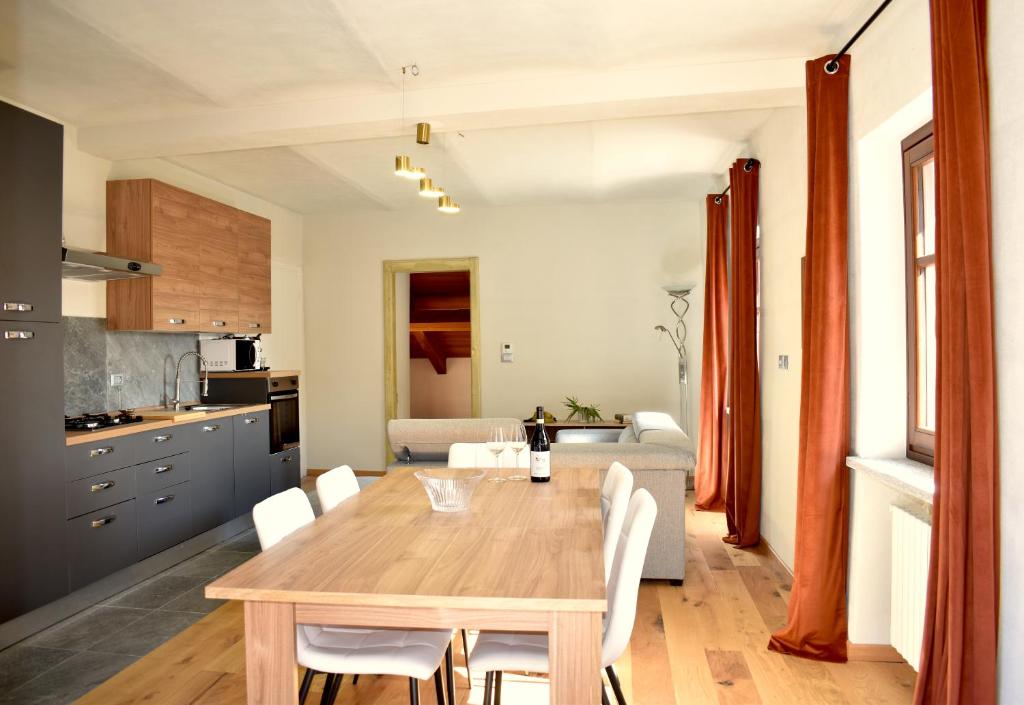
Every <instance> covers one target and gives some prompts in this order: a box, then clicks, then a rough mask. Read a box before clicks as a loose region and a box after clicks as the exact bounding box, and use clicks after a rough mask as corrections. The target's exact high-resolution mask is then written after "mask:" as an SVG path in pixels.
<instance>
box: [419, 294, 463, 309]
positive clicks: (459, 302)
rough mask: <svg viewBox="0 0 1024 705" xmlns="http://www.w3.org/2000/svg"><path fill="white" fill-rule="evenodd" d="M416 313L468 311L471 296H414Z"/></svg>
mask: <svg viewBox="0 0 1024 705" xmlns="http://www.w3.org/2000/svg"><path fill="white" fill-rule="evenodd" d="M412 307H413V309H414V310H416V311H468V310H469V296H468V295H467V296H429V295H428V296H415V295H414V296H413V298H412Z"/></svg>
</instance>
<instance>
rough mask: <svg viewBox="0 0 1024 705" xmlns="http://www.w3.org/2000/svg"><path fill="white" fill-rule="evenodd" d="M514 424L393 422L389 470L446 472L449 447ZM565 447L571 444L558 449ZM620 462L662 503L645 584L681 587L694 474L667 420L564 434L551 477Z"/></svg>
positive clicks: (651, 416)
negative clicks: (649, 581)
mask: <svg viewBox="0 0 1024 705" xmlns="http://www.w3.org/2000/svg"><path fill="white" fill-rule="evenodd" d="M511 423H517V419H512V418H489V419H394V420H392V421H390V422H388V443H389V444H390V446H391V450H392V452H393V453H394V454H395V458H396V461H395V462H394V463H392V464H391V465H389V466H388V469H392V468H395V467H403V466H406V467H408V466H415V467H431V466H434V467H441V466H445V465H447V462H448V448H449V446H451V444H452V443H457V442H461V443H483V442H485V441H487V439H488V435H489V434H490V430H491V428H493V427H494V426H495V425H506V424H511ZM574 436H575V437H574ZM563 440H565V441H568V442H559V441H563ZM594 440H596V441H598V442H592V441H594ZM615 460H618V461H619V462H620V463H622V464H623V465H625V466H626V467H628V468H629V469H630V470H632V471H633V476H634V478H635V485H634V487H635V488H640V487H643V488H645V489H647V490H648V491H649V492H650V493H651V494H652V495H653V496H654V499H655V501H656V502H657V503H658V518H657V520H656V521H655V524H654V532H653V533H652V535H651V543H650V547H649V548H648V551H647V561H646V563H645V564H644V572H643V577H645V578H651V579H665V580H671V581H673V582H680V581H682V580H683V577H684V575H685V571H686V552H685V542H686V524H685V520H686V479H687V475H688V473H690V472H692V471H693V467H694V456H693V446H692V443H691V442H690V439H689V438H688V437H687V435H686V434H685V433H684V432H683V431H682V430H681V429H680V428H679V426H678V425H677V424H676V423H675V421H673V420H672V417H670V416H669V415H668V414H662V413H658V412H637V413H635V414H633V425H632V426H631V427H629V428H626V429H624V430H623V431H621V432H620V431H613V432H611V434H609V433H608V432H607V431H604V432H597V433H596V434H595V433H594V432H592V431H589V430H586V431H580V432H573V433H572V434H564V433H563V432H560V435H559V436H558V439H557V440H556V442H555V443H552V445H551V469H552V471H553V472H558V471H559V470H560V469H562V470H567V471H569V470H571V469H573V468H594V469H597V470H602V471H604V470H607V469H608V466H609V465H611V464H612V462H613V461H615Z"/></svg>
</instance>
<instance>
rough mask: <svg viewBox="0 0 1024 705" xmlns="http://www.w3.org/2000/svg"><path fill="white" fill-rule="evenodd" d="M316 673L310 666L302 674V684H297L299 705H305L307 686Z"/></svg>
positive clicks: (307, 692) (310, 683) (307, 693)
mask: <svg viewBox="0 0 1024 705" xmlns="http://www.w3.org/2000/svg"><path fill="white" fill-rule="evenodd" d="M315 675H316V671H314V670H313V669H312V668H307V669H306V674H305V675H304V676H302V685H300V686H299V705H305V702H306V696H307V695H309V686H311V685H312V684H313V676H315Z"/></svg>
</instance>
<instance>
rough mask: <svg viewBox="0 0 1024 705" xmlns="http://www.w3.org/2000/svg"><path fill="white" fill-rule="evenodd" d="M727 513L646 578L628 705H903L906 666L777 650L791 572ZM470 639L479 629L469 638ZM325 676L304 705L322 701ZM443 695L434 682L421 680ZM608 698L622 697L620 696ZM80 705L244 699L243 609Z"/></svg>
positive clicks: (536, 695)
mask: <svg viewBox="0 0 1024 705" xmlns="http://www.w3.org/2000/svg"><path fill="white" fill-rule="evenodd" d="M723 533H724V519H723V517H722V515H720V514H709V513H706V512H695V511H694V510H693V506H692V502H691V504H690V506H688V508H687V535H688V539H689V540H688V547H687V569H686V570H687V574H686V575H687V577H686V584H685V585H684V586H683V587H679V588H676V587H671V586H670V585H669V584H668V583H665V582H644V583H643V585H642V586H641V588H640V600H639V604H638V607H637V618H636V624H635V626H634V629H633V639H632V642H631V643H630V648H629V649H628V650H627V652H626V653H625V654H624V655H623V656H622V658H621V659H620V660H619V662H618V663H617V664H616V670H617V671H618V673H619V676H620V679H621V680H622V683H623V687H624V690H625V692H626V697H627V699H628V701H629V702H630V703H631V705H673V704H678V705H762V704H764V705H768V704H773V705H794V704H795V703H801V704H802V703H808V704H814V705H818V704H821V705H825V704H828V705H832V704H835V705H882V704H885V705H900V704H901V703H910V702H911V700H912V695H913V687H914V672H913V671H912V670H911V669H910V667H909V666H907V665H906V664H902V663H901V664H893V663H866V662H861V663H848V664H825V663H817V662H813V661H806V660H802V659H797V658H792V657H784V656H781V655H779V654H776V653H773V652H770V651H768V650H767V649H766V648H765V644H767V642H768V636H769V634H770V632H771V631H772V630H774V629H776V628H778V627H780V626H781V625H782V624H783V623H784V622H785V618H786V600H787V599H788V597H789V589H790V585H789V575H788V574H787V573H786V571H785V569H784V568H783V567H782V565H781V564H779V562H778V561H777V560H776V559H775V558H774V557H773V556H772V555H771V554H770V553H769V552H768V551H767V550H765V549H763V548H762V549H758V550H755V551H741V550H737V549H735V548H733V547H731V546H727V545H725V544H723V543H722V542H721V541H720V539H719V537H720V536H721V535H722V534H723ZM472 639H473V637H472V635H471V636H470V640H471V641H472ZM456 647H457V649H458V655H457V657H456V665H457V666H458V668H457V670H456V691H457V694H458V703H459V705H479V704H480V703H481V702H482V700H483V674H482V673H480V672H474V673H473V683H472V688H470V687H469V681H468V680H467V677H466V669H465V667H464V661H463V655H462V650H461V647H462V642H461V639H458V640H456ZM322 682H323V677H322V676H321V677H318V678H317V679H316V680H315V681H314V687H313V690H312V691H311V695H310V697H309V699H308V700H307V703H317V702H319V697H320V689H321V687H322ZM420 693H421V702H423V703H424V704H425V705H427V704H430V703H433V702H434V695H433V693H434V690H433V683H432V682H429V681H424V682H422V683H421V685H420ZM609 696H610V697H611V698H612V702H614V696H612V695H611V692H610V690H609ZM78 702H79V703H80V704H81V705H121V704H127V703H147V704H150V705H244V703H245V648H244V640H243V619H242V609H241V605H240V604H237V603H230V604H227V605H225V606H223V607H221V608H220V609H218V610H216V611H215V612H213V613H212V614H210V615H208V616H207V617H205V618H204V619H202V620H201V621H199V622H197V623H196V624H195V625H193V626H192V627H190V628H188V629H187V630H185V631H184V632H182V633H181V634H179V635H178V636H177V637H175V638H174V639H172V640H171V641H168V642H167V643H165V644H164V645H163V646H161V647H160V648H158V649H156V650H155V651H153V652H152V653H150V654H149V655H147V656H145V657H143V658H142V659H140V660H139V661H137V662H136V663H135V664H133V665H132V666H130V667H128V668H127V669H125V670H124V671H122V672H121V673H119V674H118V675H116V676H114V677H113V678H111V679H110V680H108V681H107V682H106V683H104V684H103V685H101V686H99V687H98V688H96V689H95V690H94V691H92V692H91V693H89V694H88V695H86V696H85V697H84V698H82V699H81V700H79V701H78ZM408 702H409V700H408V685H407V681H406V680H405V679H400V678H392V677H377V676H364V677H362V678H360V681H359V684H358V685H357V686H354V687H353V686H352V685H351V677H349V678H346V679H345V686H344V687H343V688H342V690H341V694H340V696H339V698H338V703H341V704H344V705H370V704H378V705H383V704H385V703H408ZM502 702H504V703H506V705H535V704H536V703H543V702H547V683H546V681H545V679H544V678H542V677H537V676H530V675H515V674H507V675H506V676H505V678H504V687H503V689H502Z"/></svg>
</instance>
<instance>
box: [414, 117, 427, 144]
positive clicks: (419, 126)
mask: <svg viewBox="0 0 1024 705" xmlns="http://www.w3.org/2000/svg"><path fill="white" fill-rule="evenodd" d="M416 144H430V123H429V122H418V123H416Z"/></svg>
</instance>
